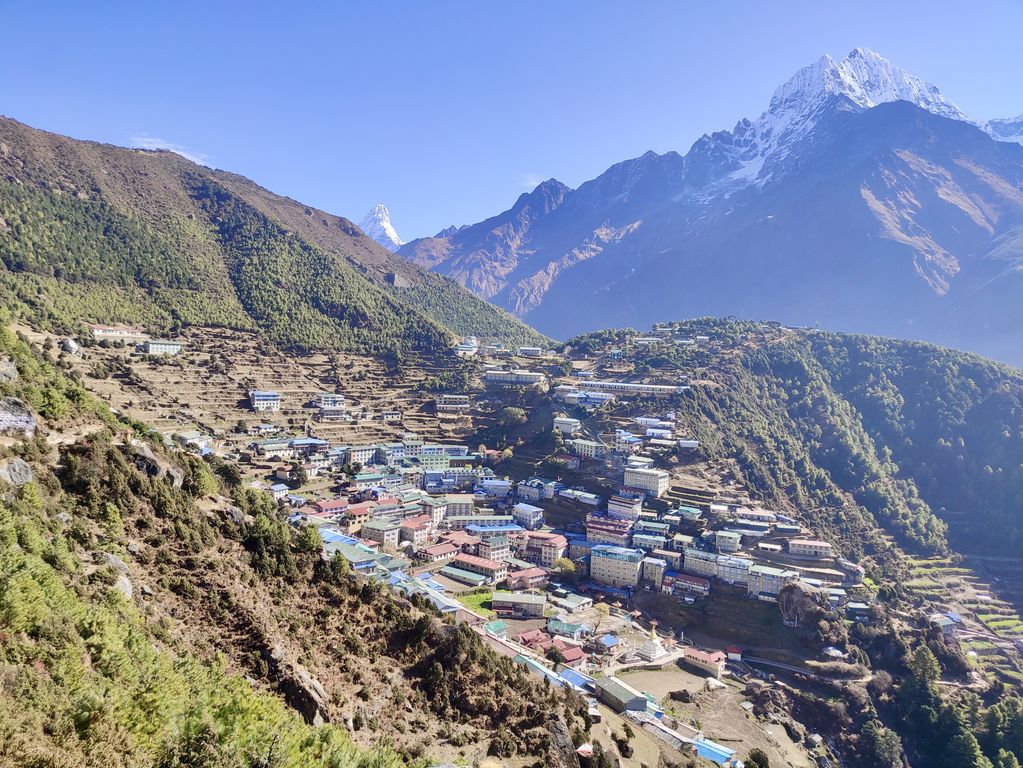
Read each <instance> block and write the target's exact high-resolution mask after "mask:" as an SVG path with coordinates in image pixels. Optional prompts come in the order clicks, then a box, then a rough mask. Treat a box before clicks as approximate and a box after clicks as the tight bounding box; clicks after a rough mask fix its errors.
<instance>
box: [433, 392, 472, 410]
mask: <svg viewBox="0 0 1023 768" xmlns="http://www.w3.org/2000/svg"><path fill="white" fill-rule="evenodd" d="M471 405H472V403H471V402H470V400H469V396H468V395H438V397H437V400H436V406H437V412H438V413H464V412H465V411H468V410H469V407H470V406H471Z"/></svg>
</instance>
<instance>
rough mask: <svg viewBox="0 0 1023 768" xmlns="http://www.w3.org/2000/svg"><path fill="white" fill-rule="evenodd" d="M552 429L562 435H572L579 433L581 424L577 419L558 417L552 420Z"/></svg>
mask: <svg viewBox="0 0 1023 768" xmlns="http://www.w3.org/2000/svg"><path fill="white" fill-rule="evenodd" d="M554 428H555V429H556V430H558V431H559V432H560V433H561V434H563V435H572V434H575V433H576V432H579V431H581V430H582V428H583V424H582V422H581V421H579V419H573V418H571V417H569V416H558V417H556V418H555V419H554Z"/></svg>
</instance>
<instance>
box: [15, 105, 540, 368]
mask: <svg viewBox="0 0 1023 768" xmlns="http://www.w3.org/2000/svg"><path fill="white" fill-rule="evenodd" d="M0 169H2V170H3V178H2V179H0V249H2V250H0V253H2V260H3V266H4V267H5V269H3V270H2V271H0V290H3V292H4V294H5V295H6V296H7V298H8V301H11V302H14V301H17V302H19V303H21V304H23V305H26V306H27V307H29V308H30V309H31V310H32V313H33V315H34V316H35V317H36V318H37V319H38V320H39V321H41V322H44V323H49V324H56V325H59V326H72V325H73V324H75V323H76V322H80V321H81V320H83V319H90V320H97V321H127V322H138V323H145V324H147V325H149V326H152V327H153V328H154V329H157V330H163V329H167V328H169V327H171V326H172V325H173V324H175V323H182V324H196V325H223V326H227V327H235V328H252V327H259V328H262V329H263V330H265V331H266V332H267V334H268V336H269V337H270V338H271V339H272V340H274V341H276V342H278V343H280V344H282V345H284V346H294V347H299V348H311V347H319V348H328V349H330V348H333V349H345V350H350V351H367V352H374V351H377V350H379V349H381V348H405V349H409V348H417V349H434V348H437V347H442V346H445V345H447V344H448V343H449V342H450V340H451V338H452V334H477V335H480V336H486V337H494V338H498V339H502V340H504V341H507V342H511V343H516V342H536V341H539V340H541V339H542V337H540V336H539V335H538V334H536V333H535V332H534V331H532V329H530V328H528V326H525V325H524V324H522V323H521V322H519V321H518V320H515V319H514V318H512V317H510V316H509V315H507V314H506V313H504V312H502V311H500V310H498V309H496V308H493V307H491V306H490V305H488V304H486V303H485V302H482V301H480V300H479V299H477V298H476V297H475V296H472V295H471V294H470V293H469V292H468V291H465V290H463V289H462V288H461V287H459V286H457V285H456V284H455V283H453V282H452V281H449V280H445V279H443V278H439V277H437V276H435V275H431V274H429V273H426V272H425V271H423V270H421V269H419V268H418V267H415V266H413V265H410V264H407V263H405V262H404V261H402V260H401V259H399V258H398V257H396V256H394V255H392V254H390V253H388V252H387V251H386V250H385V249H383V248H381V247H380V246H378V245H377V244H376V243H374V242H373V241H372V240H370V239H369V238H367V237H365V236H364V235H362V233H361V232H359V230H358V229H357V228H355V227H354V226H353V225H352V224H351V222H349V221H347V220H346V219H342V218H338V217H334V216H330V215H328V214H325V213H323V212H321V211H316V210H314V209H311V208H308V207H306V206H303V205H301V204H299V203H296V202H295V201H292V200H289V199H286V198H281V197H278V196H275V195H272V194H271V193H269V192H267V191H266V190H264V189H262V188H260V187H258V186H257V185H255V184H253V183H252V182H250V181H248V180H246V179H242V178H241V177H238V176H234V175H232V174H227V173H222V172H216V171H212V170H210V169H207V168H203V167H201V166H196V165H194V164H192V163H190V162H188V161H187V160H184V159H183V158H180V157H178V156H177V155H173V154H170V153H165V152H145V151H141V150H128V149H121V148H117V147H111V146H107V145H101V144H94V143H91V142H80V141H74V140H71V139H67V138H64V137H61V136H56V135H54V134H48V133H44V132H42V131H36V130H33V129H31V128H28V127H26V126H23V125H21V124H19V123H16V122H14V121H10V120H2V119H0Z"/></svg>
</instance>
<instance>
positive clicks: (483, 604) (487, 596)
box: [455, 592, 497, 618]
mask: <svg viewBox="0 0 1023 768" xmlns="http://www.w3.org/2000/svg"><path fill="white" fill-rule="evenodd" d="M493 597H494V593H493V592H480V593H478V594H471V595H457V596H456V598H455V599H456V600H458V602H460V603H461V604H462V605H464V606H465V607H466V608H468V609H469V610H471V611H475V612H476V613H478V614H479V615H480V616H486V617H487V618H490V617H491V616H496V615H497V614H496V613H494V611H493V610H492V609H491V608H490V601H491V600H492V599H493Z"/></svg>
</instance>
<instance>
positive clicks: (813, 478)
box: [569, 320, 1023, 567]
mask: <svg viewBox="0 0 1023 768" xmlns="http://www.w3.org/2000/svg"><path fill="white" fill-rule="evenodd" d="M677 328H678V329H679V331H680V332H685V333H689V334H698V333H702V332H707V333H711V334H713V335H714V336H715V338H718V339H726V340H730V341H728V342H726V343H725V346H729V345H734V346H735V347H737V349H735V350H732V351H729V352H728V353H727V354H719V353H716V352H714V351H708V350H693V349H690V348H687V347H677V346H676V347H672V348H668V349H667V350H666V349H660V350H657V351H650V352H648V353H645V355H644V354H640V353H637V354H639V356H640V361H639V365H640V366H641V367H642V368H648V369H653V370H656V369H661V370H675V369H677V370H678V371H679V372H680V373H688V374H692V375H694V376H695V377H697V378H698V379H699V382H698V383H696V384H695V385H694V386H693V387H692V389H691V390H689V391H688V392H686V393H685V394H683V395H681V396H679V397H678V398H677V400H676V406H677V408H678V409H679V411H680V413H682V414H683V415H684V416H685V417H686V418H687V421H688V424H689V427H690V428H691V430H692V431H693V433H694V434H695V435H696V436H697V437H699V438H700V439H701V441H702V443H703V450H704V451H706V452H708V454H710V455H716V456H730V457H734V458H735V459H736V460H737V462H738V464H739V466H740V467H741V469H742V471H743V474H744V478H745V480H746V482H748V483H749V484H750V485H751V486H752V488H753V490H755V492H756V493H757V494H759V495H761V496H762V497H763V498H765V499H769V500H775V501H778V502H784V503H788V504H792V505H794V506H795V507H796V508H798V509H799V510H800V511H801V512H802V513H803V514H805V515H806V516H808V517H809V518H811V521H812V522H813V523H814V525H815V526H820V527H821V528H822V529H823V530H827V531H828V532H829V534H830V535H832V536H833V537H834V538H835V539H836V540H838V541H841V542H842V544H843V546H844V547H845V548H846V550H847V551H849V552H850V553H852V554H856V555H859V554H863V553H866V554H870V555H872V556H873V557H874V559H875V560H877V561H878V562H881V563H889V564H890V565H892V566H893V567H894V566H895V564H896V562H897V560H896V558H895V557H894V555H893V553H894V551H893V550H892V547H891V543H890V542H889V541H888V540H887V539H886V538H885V537H884V536H882V535H881V532H882V530H883V531H886V532H888V533H890V534H891V535H892V536H894V540H895V542H896V543H898V544H899V545H901V547H902V548H903V549H905V550H907V551H909V552H913V553H920V554H923V553H942V552H946V551H948V549H949V546H950V544H951V545H952V547H953V548H954V549H960V548H967V549H968V548H970V547H978V548H984V547H987V548H990V547H997V548H998V550H999V551H1000V552H1003V553H1005V554H1011V553H1014V552H1018V551H1019V550H1020V546H1019V544H1020V541H1021V539H1020V537H1021V535H1023V534H1021V532H1023V496H1021V493H1023V491H1021V488H1023V405H1021V402H1023V374H1021V373H1020V372H1019V371H1017V370H1015V369H1012V368H1010V367H1007V366H1003V365H999V364H997V363H993V362H990V361H988V360H985V359H983V358H980V357H977V356H975V355H970V354H966V353H961V352H955V351H952V350H947V349H943V348H940V347H935V346H932V345H929V344H921V343H914V342H900V341H895V340H890V339H883V338H879V337H867V336H849V335H842V334H830V333H818V332H803V331H789V330H784V329H779V328H777V327H771V326H767V325H761V324H756V323H744V322H730V321H719V320H696V321H689V322H685V323H680V324H677ZM612 338H613V332H599V333H597V334H591V335H589V336H585V337H580V338H577V339H573V340H572V341H571V342H569V344H570V345H571V346H573V347H574V348H579V349H583V348H586V346H587V345H588V344H592V343H593V340H597V339H600V340H601V341H605V342H606V341H608V340H610V339H612ZM614 340H615V341H616V342H618V341H620V339H618V338H615V339H614ZM879 526H880V528H879Z"/></svg>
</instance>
